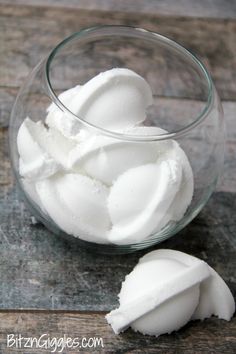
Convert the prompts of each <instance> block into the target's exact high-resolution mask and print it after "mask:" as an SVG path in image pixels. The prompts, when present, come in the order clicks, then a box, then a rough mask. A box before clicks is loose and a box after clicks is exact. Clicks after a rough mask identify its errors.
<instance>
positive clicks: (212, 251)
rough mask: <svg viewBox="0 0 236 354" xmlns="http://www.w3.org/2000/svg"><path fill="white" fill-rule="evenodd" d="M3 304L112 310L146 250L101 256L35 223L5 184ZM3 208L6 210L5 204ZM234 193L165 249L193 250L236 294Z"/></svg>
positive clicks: (0, 265)
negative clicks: (127, 278)
mask: <svg viewBox="0 0 236 354" xmlns="http://www.w3.org/2000/svg"><path fill="white" fill-rule="evenodd" d="M0 200H1V208H2V209H1V212H2V216H1V225H0V243H1V248H0V270H1V272H0V308H43V309H64V310H68V309H70V310H73V309H74V310H89V311H96V310H103V311H108V310H109V309H111V308H114V307H115V306H116V304H117V294H118V292H119V289H120V284H121V282H122V281H123V280H124V277H125V275H126V274H127V273H128V272H129V271H131V270H132V268H133V266H134V265H135V264H136V263H137V261H138V259H139V257H140V256H141V255H143V254H144V253H146V252H147V250H144V251H141V252H138V253H135V254H130V255H123V256H109V255H107V256H104V255H98V254H94V253H91V252H88V251H86V250H83V249H81V248H80V246H79V245H78V244H77V243H76V241H75V242H67V241H64V240H62V239H60V238H59V237H58V236H56V235H53V234H52V233H50V232H49V231H47V230H46V229H45V228H44V227H43V226H42V225H33V224H32V222H31V214H30V212H29V211H28V209H27V208H26V207H25V206H24V203H23V202H21V201H20V200H19V196H18V195H17V192H16V189H15V187H14V186H13V187H12V188H5V187H3V188H1V189H0ZM3 208H4V209H3ZM235 210H236V194H235V193H225V192H219V193H215V194H214V195H213V196H212V198H211V199H210V201H209V202H208V204H207V206H206V207H205V208H204V209H203V211H202V213H201V214H200V216H199V217H198V218H197V219H196V220H195V221H194V222H192V223H191V224H190V225H189V226H188V227H186V228H185V229H184V230H183V231H182V232H180V233H179V234H178V236H175V237H173V238H172V239H170V240H168V241H166V242H164V243H162V244H161V245H160V246H158V247H161V248H173V249H179V250H182V251H185V252H188V253H192V254H194V255H196V256H198V257H200V258H202V259H204V260H206V261H207V262H209V264H210V265H211V266H213V267H214V268H215V269H216V270H217V271H218V272H219V273H220V274H221V275H222V276H223V278H224V279H225V280H226V282H227V283H228V284H229V286H230V288H231V290H232V291H233V292H234V294H235V293H236V277H235V269H236V257H235V253H236V238H235V227H236V215H235V213H234V212H233V211H235Z"/></svg>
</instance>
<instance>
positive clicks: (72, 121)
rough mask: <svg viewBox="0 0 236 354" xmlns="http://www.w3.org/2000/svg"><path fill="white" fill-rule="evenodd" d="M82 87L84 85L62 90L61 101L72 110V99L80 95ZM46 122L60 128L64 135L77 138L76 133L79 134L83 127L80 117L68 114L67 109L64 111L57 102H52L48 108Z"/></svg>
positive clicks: (59, 97)
mask: <svg viewBox="0 0 236 354" xmlns="http://www.w3.org/2000/svg"><path fill="white" fill-rule="evenodd" d="M81 87H82V86H80V85H77V86H75V87H72V88H70V89H69V90H66V91H64V92H62V93H61V94H60V95H59V96H58V99H59V101H61V102H62V103H63V105H64V106H65V107H66V108H67V109H69V110H70V111H71V110H72V105H71V103H72V100H73V99H74V98H75V97H77V96H78V94H79V91H80V89H81ZM46 123H47V125H48V126H49V127H51V128H54V129H56V130H58V131H59V132H60V133H61V134H62V135H64V136H65V137H67V138H71V139H72V138H73V137H75V138H76V135H78V134H79V132H80V129H82V126H81V125H80V123H79V121H78V119H76V118H75V117H74V116H73V115H71V114H68V113H67V112H66V111H63V110H62V109H61V108H59V107H58V106H57V105H56V104H55V103H51V105H50V106H49V107H48V108H47V116H46ZM75 131H76V133H75ZM75 140H76V139H75ZM78 140H79V139H78Z"/></svg>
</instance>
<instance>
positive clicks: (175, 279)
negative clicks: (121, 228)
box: [106, 250, 235, 336]
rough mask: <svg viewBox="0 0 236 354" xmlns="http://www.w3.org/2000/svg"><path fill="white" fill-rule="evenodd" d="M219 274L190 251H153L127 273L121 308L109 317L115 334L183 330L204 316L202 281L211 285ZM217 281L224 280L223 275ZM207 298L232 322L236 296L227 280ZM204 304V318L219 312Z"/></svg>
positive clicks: (122, 289) (223, 316) (161, 332)
mask: <svg viewBox="0 0 236 354" xmlns="http://www.w3.org/2000/svg"><path fill="white" fill-rule="evenodd" d="M215 274H217V273H216V272H212V268H211V267H209V266H208V264H207V263H205V262H203V261H201V260H199V259H198V258H196V257H192V256H189V255H187V254H186V253H183V252H179V251H174V250H157V251H153V252H150V253H148V254H147V255H146V256H144V257H142V258H141V259H140V261H139V263H138V264H137V265H136V267H135V268H134V269H133V271H132V272H131V273H130V274H128V275H127V276H126V278H125V281H124V282H123V283H122V288H121V291H120V294H119V302H120V306H119V308H118V309H116V310H113V311H111V312H110V313H109V314H108V315H107V316H106V319H107V321H108V323H109V324H111V326H112V328H113V330H114V332H115V333H119V332H120V331H123V330H125V329H126V328H127V327H129V326H131V328H132V329H134V330H135V331H139V332H141V333H143V334H149V335H155V336H159V335H161V334H164V333H171V332H173V331H177V330H178V329H180V328H181V327H182V326H184V325H185V324H186V323H187V322H188V321H189V320H191V319H192V318H194V317H195V318H198V316H199V314H198V310H199V308H200V307H202V306H203V305H202V301H204V300H203V294H202V291H204V289H203V288H202V285H203V284H206V283H207V284H208V287H209V288H211V286H212V285H211V284H212V283H213V282H214V280H213V279H214V278H215V276H216V275H215ZM217 279H221V278H220V277H219V275H218V274H217ZM226 289H227V290H226ZM212 290H215V289H212ZM205 296H206V297H207V298H208V305H209V306H210V308H211V309H212V305H211V304H210V302H211V301H213V303H214V306H215V310H214V313H219V311H220V312H221V318H224V319H226V320H229V319H230V318H231V317H232V315H233V313H234V311H235V303H234V299H233V297H232V294H231V292H230V290H229V289H228V287H227V285H226V284H225V282H224V281H223V280H222V279H221V282H220V283H218V287H217V292H216V293H214V292H213V291H212V292H211V293H210V292H209V289H208V292H207V294H205ZM204 302H205V301H204ZM221 302H222V303H223V304H224V305H223V306H222V304H221ZM205 304H206V302H205ZM203 307H204V310H203V312H204V316H203V317H202V318H206V317H209V316H211V315H212V314H214V313H213V312H212V310H209V308H208V306H203ZM216 308H217V309H218V310H216ZM194 314H197V316H195V315H194Z"/></svg>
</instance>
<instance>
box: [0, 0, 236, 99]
mask: <svg viewBox="0 0 236 354" xmlns="http://www.w3.org/2000/svg"><path fill="white" fill-rule="evenodd" d="M99 24H125V25H130V24H132V25H133V26H139V27H143V28H147V29H149V30H153V31H157V32H159V33H162V34H164V35H166V36H168V37H170V38H172V39H175V40H177V41H178V42H180V43H181V44H183V45H184V46H186V47H187V48H189V49H190V50H192V51H193V52H196V53H198V55H199V57H200V58H202V60H203V61H204V62H205V64H206V65H207V66H208V67H209V69H210V71H211V73H212V75H213V78H214V81H215V83H216V86H217V88H218V90H219V93H220V96H221V97H222V99H227V100H230V99H231V100H235V99H236V56H235V52H236V40H235V33H236V21H234V20H229V19H228V20H222V19H200V18H199V19H197V18H194V19H192V18H188V17H183V18H180V17H169V18H168V20H167V18H166V17H165V16H159V15H158V14H157V15H154V14H153V15H146V16H141V15H140V14H133V13H121V12H107V11H105V12H103V11H88V10H75V9H67V10H66V11H64V9H63V8H54V7H36V6H10V5H1V6H0V29H1V36H2V37H1V50H2V55H0V86H13V87H14V86H15V87H16V86H19V85H21V83H22V81H23V79H24V78H25V76H26V75H27V73H28V72H29V71H30V70H31V69H32V68H33V67H34V66H35V65H36V63H37V62H38V61H39V60H40V59H41V58H42V57H44V56H45V55H46V54H47V53H48V50H49V49H50V48H52V47H53V46H54V45H55V44H56V43H57V42H58V41H59V40H61V39H62V38H64V37H66V36H67V35H69V34H71V33H72V32H75V31H78V30H79V29H80V28H82V27H88V26H91V25H99ZM215 33H217V36H216V35H215ZM225 38H227V41H226V40H225ZM222 58H224V59H222ZM60 83H61V85H62V84H63V78H60Z"/></svg>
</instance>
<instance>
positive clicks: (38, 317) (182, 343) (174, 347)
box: [0, 312, 236, 354]
mask: <svg viewBox="0 0 236 354" xmlns="http://www.w3.org/2000/svg"><path fill="white" fill-rule="evenodd" d="M235 330H236V318H234V319H233V320H232V321H231V322H226V321H222V320H217V319H215V318H214V319H208V320H206V321H204V322H200V321H195V322H191V323H189V324H188V325H186V326H185V327H184V328H183V329H181V330H180V331H178V332H177V333H173V334H171V335H162V336H160V337H159V338H155V337H151V336H144V335H141V334H140V333H134V332H132V331H131V330H128V331H126V332H125V333H123V334H121V335H115V334H114V333H113V332H112V330H111V328H110V327H109V326H108V324H107V323H106V321H105V319H104V314H103V313H56V312H50V313H42V312H30V313H28V312H15V313H14V312H5V313H4V312H3V313H0V349H1V351H2V352H4V353H6V354H8V353H9V354H12V353H22V354H23V353H24V354H32V353H36V352H37V353H38V354H40V353H45V349H40V348H38V349H36V350H35V349H30V348H28V349H27V348H25V349H24V348H22V349H21V350H20V349H19V348H18V349H14V348H13V347H12V348H9V349H7V348H6V343H7V334H10V333H14V334H15V335H17V334H18V335H19V334H21V335H22V336H24V337H35V338H39V337H40V335H42V334H44V333H45V334H46V336H45V338H48V337H49V338H51V339H52V338H53V337H56V338H61V337H63V335H64V334H65V335H66V336H67V337H71V338H79V339H80V340H81V339H82V338H83V337H85V338H87V340H88V339H89V338H102V342H103V347H102V346H97V347H96V348H90V349H89V348H85V349H84V350H83V352H84V353H91V352H92V353H121V352H122V353H124V352H125V353H140V354H141V353H142V354H143V353H153V354H154V353H155V354H158V353H160V354H163V353H166V354H176V353H185V354H190V353H191V354H192V353H194V354H198V353H199V354H200V353H219V354H222V353H227V354H234V353H235V349H236V342H235ZM22 343H24V341H22ZM85 343H87V341H86V342H85ZM59 349H60V348H58V351H57V353H59ZM47 352H49V349H48V351H47ZM64 352H65V353H67V349H66V348H65V351H63V353H64ZM68 353H78V348H76V349H74V350H73V349H72V350H69V349H68Z"/></svg>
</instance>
